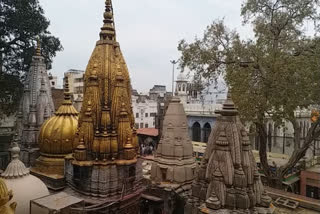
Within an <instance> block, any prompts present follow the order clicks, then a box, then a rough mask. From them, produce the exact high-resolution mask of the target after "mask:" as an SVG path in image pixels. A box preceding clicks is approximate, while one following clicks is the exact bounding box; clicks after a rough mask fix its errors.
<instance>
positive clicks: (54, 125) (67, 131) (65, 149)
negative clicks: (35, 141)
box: [39, 79, 79, 154]
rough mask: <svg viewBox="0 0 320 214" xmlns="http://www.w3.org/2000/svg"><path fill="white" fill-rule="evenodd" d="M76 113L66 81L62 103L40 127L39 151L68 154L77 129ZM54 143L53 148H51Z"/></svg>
mask: <svg viewBox="0 0 320 214" xmlns="http://www.w3.org/2000/svg"><path fill="white" fill-rule="evenodd" d="M78 114H79V113H78V111H77V110H76V109H75V108H74V107H73V105H72V102H71V94H70V91H69V83H68V79H67V80H66V85H65V91H64V101H63V103H62V105H61V106H60V107H59V108H58V110H57V111H56V112H55V115H54V116H52V117H51V118H49V119H48V120H47V121H46V122H45V123H44V124H43V125H42V127H41V130H40V134H39V146H40V151H41V152H42V153H46V154H69V153H71V152H72V149H73V141H74V138H75V134H76V131H77V127H78ZM53 143H54V145H55V146H52V145H53Z"/></svg>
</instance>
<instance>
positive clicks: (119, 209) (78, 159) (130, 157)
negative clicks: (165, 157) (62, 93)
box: [62, 0, 142, 213]
mask: <svg viewBox="0 0 320 214" xmlns="http://www.w3.org/2000/svg"><path fill="white" fill-rule="evenodd" d="M105 7H106V9H105V13H104V21H103V22H104V25H103V27H102V28H101V32H100V40H99V41H98V42H97V43H96V47H95V48H94V50H93V53H92V56H91V58H90V60H89V63H88V66H87V69H86V72H85V75H84V85H85V87H84V97H83V105H82V108H81V112H80V115H79V124H78V129H77V134H76V137H75V141H74V146H75V148H74V152H73V154H72V155H68V156H67V157H66V159H65V166H66V169H65V176H66V181H67V183H68V185H69V186H70V187H71V188H72V190H73V191H74V192H75V194H78V195H80V196H81V198H84V199H85V200H86V202H87V203H88V204H91V205H92V206H94V207H95V212H94V213H96V212H98V211H99V212H102V211H103V212H110V210H116V213H138V209H139V207H138V203H139V198H140V194H141V192H142V187H141V180H142V169H141V163H140V161H139V160H138V155H137V154H138V148H139V147H138V139H137V134H136V131H135V129H134V116H133V113H132V108H131V86H130V78H129V72H128V69H127V66H126V63H125V60H124V58H123V56H122V53H121V50H120V45H119V43H118V42H117V41H116V31H115V25H114V19H113V7H112V2H111V0H107V1H106V3H105ZM62 126H63V127H64V126H66V125H65V124H63V125H62ZM99 203H100V205H101V203H102V204H103V206H101V207H100V208H101V209H100V208H99ZM108 204H109V205H110V206H109V205H108Z"/></svg>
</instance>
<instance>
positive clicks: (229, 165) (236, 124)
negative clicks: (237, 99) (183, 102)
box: [193, 93, 273, 213]
mask: <svg viewBox="0 0 320 214" xmlns="http://www.w3.org/2000/svg"><path fill="white" fill-rule="evenodd" d="M219 113H220V114H221V116H220V117H218V119H217V122H216V123H215V126H214V128H213V130H212V132H211V136H210V138H209V141H208V146H207V149H206V151H205V154H204V157H203V159H202V163H201V165H202V167H201V169H199V173H198V174H199V178H198V179H197V181H196V182H195V183H194V184H193V190H194V191H193V197H194V200H193V201H200V202H201V203H202V207H207V208H209V209H211V210H219V209H224V210H227V211H226V213H232V210H235V209H236V210H237V211H238V210H240V211H241V212H240V213H247V211H248V212H253V211H255V210H256V208H257V207H259V213H260V211H261V213H266V212H270V213H272V211H273V210H272V209H269V207H270V204H271V198H270V197H268V196H267V195H266V193H265V191H264V188H263V185H262V183H261V180H260V176H259V174H258V171H257V165H256V162H255V160H254V157H253V154H252V151H251V148H250V142H249V138H248V135H247V132H246V130H245V128H244V126H243V125H242V123H241V121H240V119H239V116H238V111H237V109H236V107H235V105H234V103H233V101H232V99H231V94H230V93H229V94H228V97H227V100H226V101H225V103H224V104H223V108H222V110H221V111H219ZM203 175H205V176H203ZM197 190H201V191H204V192H205V194H203V195H205V197H203V196H201V194H199V192H198V191H197ZM198 205H199V204H198ZM198 205H196V204H193V206H198ZM209 212H210V213H211V212H214V211H209Z"/></svg>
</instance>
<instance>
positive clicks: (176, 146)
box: [151, 97, 196, 189]
mask: <svg viewBox="0 0 320 214" xmlns="http://www.w3.org/2000/svg"><path fill="white" fill-rule="evenodd" d="M186 123H187V116H186V114H185V112H184V109H183V105H182V104H181V103H180V99H179V98H177V97H174V98H172V100H171V101H170V103H169V106H168V109H167V112H166V115H165V117H164V122H163V134H162V136H161V139H160V142H159V144H158V148H157V151H156V154H155V160H154V163H153V164H152V168H151V179H152V181H153V182H154V183H156V184H158V185H160V186H161V185H165V186H168V187H170V185H171V187H174V188H177V187H181V186H183V185H187V184H189V186H190V184H191V183H192V181H193V179H194V177H195V174H194V173H195V169H196V163H195V158H194V157H193V148H192V143H191V140H190V139H189V136H188V130H187V127H186ZM175 185H177V186H175ZM190 187H191V186H190ZM174 188H173V189H174Z"/></svg>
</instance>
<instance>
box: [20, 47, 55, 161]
mask: <svg viewBox="0 0 320 214" xmlns="http://www.w3.org/2000/svg"><path fill="white" fill-rule="evenodd" d="M53 112H54V104H53V101H52V95H51V87H50V80H49V76H48V73H47V70H46V63H45V59H44V57H43V56H42V55H41V47H40V42H39V41H38V47H37V49H36V53H35V55H34V56H33V57H32V62H31V67H30V71H29V73H28V75H27V78H26V81H25V84H24V92H23V96H22V100H21V104H20V108H19V112H18V115H17V129H18V135H19V138H20V144H21V150H22V151H21V157H22V161H23V162H24V163H25V164H26V166H31V165H33V164H34V162H35V160H36V158H37V157H38V156H39V147H38V135H39V131H40V127H41V125H42V124H43V122H44V121H45V120H46V119H48V118H49V117H51V115H52V114H53Z"/></svg>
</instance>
